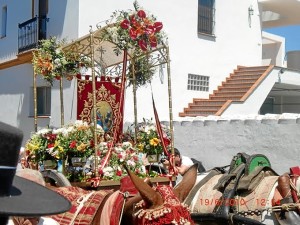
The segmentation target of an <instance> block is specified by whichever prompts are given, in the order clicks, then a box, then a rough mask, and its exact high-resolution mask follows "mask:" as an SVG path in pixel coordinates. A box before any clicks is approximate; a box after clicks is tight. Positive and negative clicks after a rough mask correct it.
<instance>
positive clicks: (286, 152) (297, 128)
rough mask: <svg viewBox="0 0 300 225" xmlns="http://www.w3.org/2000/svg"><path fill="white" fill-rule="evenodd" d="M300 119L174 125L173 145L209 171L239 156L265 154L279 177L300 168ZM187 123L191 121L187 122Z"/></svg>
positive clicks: (255, 118) (241, 119)
mask: <svg viewBox="0 0 300 225" xmlns="http://www.w3.org/2000/svg"><path fill="white" fill-rule="evenodd" d="M299 118H300V115H299V114H282V115H265V116H248V117H247V116H240V117H238V116H235V117H233V116H232V117H227V118H226V117H224V118H221V117H211V118H206V119H205V118H196V119H191V120H186V121H177V122H174V136H175V137H174V143H175V147H177V148H178V149H179V150H180V151H181V153H182V154H183V155H187V156H189V157H194V158H196V159H198V160H200V161H202V163H203V165H204V167H205V168H206V169H210V168H213V167H215V166H225V165H229V164H230V160H231V159H232V157H233V156H234V155H235V154H237V153H238V152H246V153H247V154H250V155H251V154H264V155H266V156H267V157H268V158H269V160H270V162H271V165H272V168H273V169H275V171H276V172H277V173H279V174H282V173H284V172H289V168H290V167H292V166H299V164H300V163H299V157H300V152H299V148H300V140H299V135H300V119H299ZM187 119H188V118H187Z"/></svg>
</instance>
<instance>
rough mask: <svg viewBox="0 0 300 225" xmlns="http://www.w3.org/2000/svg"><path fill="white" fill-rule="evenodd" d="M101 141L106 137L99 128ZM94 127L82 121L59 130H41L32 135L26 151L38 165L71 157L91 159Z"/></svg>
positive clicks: (98, 132)
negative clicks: (46, 161)
mask: <svg viewBox="0 0 300 225" xmlns="http://www.w3.org/2000/svg"><path fill="white" fill-rule="evenodd" d="M97 134H98V137H99V139H100V138H101V137H102V136H103V135H104V131H103V129H102V127H100V126H98V127H97ZM93 140H94V126H93V125H89V124H87V123H86V122H83V121H81V120H77V121H75V122H74V123H73V124H69V125H66V126H63V127H62V128H58V129H49V128H45V129H41V130H40V131H38V132H36V133H34V134H32V136H31V138H30V139H29V140H28V141H27V142H26V145H25V149H26V152H27V154H28V155H29V156H30V158H31V159H32V160H33V161H35V162H38V163H41V162H43V161H45V160H58V159H66V158H70V157H89V156H91V155H92V154H93V153H94V141H93Z"/></svg>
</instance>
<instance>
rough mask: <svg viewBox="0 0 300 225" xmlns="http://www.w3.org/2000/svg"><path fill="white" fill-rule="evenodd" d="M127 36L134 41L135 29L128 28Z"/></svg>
mask: <svg viewBox="0 0 300 225" xmlns="http://www.w3.org/2000/svg"><path fill="white" fill-rule="evenodd" d="M129 36H130V37H131V39H132V40H135V39H136V37H137V33H136V29H134V28H130V30H129Z"/></svg>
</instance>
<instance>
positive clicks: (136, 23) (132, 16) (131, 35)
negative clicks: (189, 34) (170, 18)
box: [103, 1, 165, 51]
mask: <svg viewBox="0 0 300 225" xmlns="http://www.w3.org/2000/svg"><path fill="white" fill-rule="evenodd" d="M133 6H134V8H135V10H129V11H123V10H122V11H115V12H114V13H113V15H112V16H111V20H112V21H115V23H114V24H113V26H108V27H107V28H106V30H105V32H104V36H103V38H104V39H106V40H109V41H111V42H113V43H115V44H116V45H117V47H118V50H125V49H136V50H142V51H147V50H151V49H152V48H155V47H157V45H158V44H162V43H163V42H164V41H165V40H164V39H165V34H164V33H163V32H162V31H161V30H162V28H163V24H162V22H159V21H156V18H155V17H154V16H153V15H151V14H150V13H146V12H145V11H144V10H143V9H141V8H140V6H139V5H138V3H137V1H134V3H133Z"/></svg>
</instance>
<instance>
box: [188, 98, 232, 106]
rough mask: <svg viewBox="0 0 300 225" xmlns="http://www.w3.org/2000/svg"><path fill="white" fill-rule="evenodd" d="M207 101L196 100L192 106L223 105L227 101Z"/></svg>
mask: <svg viewBox="0 0 300 225" xmlns="http://www.w3.org/2000/svg"><path fill="white" fill-rule="evenodd" d="M206 100H207V101H200V100H194V102H193V103H191V105H223V104H224V103H225V102H226V101H225V100H210V99H206Z"/></svg>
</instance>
